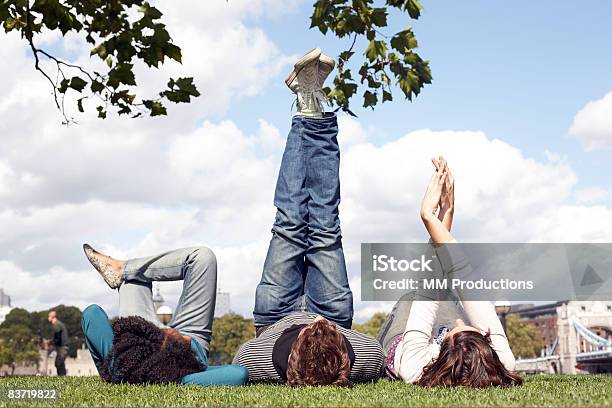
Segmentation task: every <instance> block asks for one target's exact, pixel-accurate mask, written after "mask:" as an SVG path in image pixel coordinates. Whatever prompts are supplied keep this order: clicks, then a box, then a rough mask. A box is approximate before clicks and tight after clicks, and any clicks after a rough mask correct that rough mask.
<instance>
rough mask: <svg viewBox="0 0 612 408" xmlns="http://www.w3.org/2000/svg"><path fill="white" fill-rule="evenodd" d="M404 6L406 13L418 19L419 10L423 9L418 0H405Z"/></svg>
mask: <svg viewBox="0 0 612 408" xmlns="http://www.w3.org/2000/svg"><path fill="white" fill-rule="evenodd" d="M405 8H406V11H407V12H408V15H409V16H410V17H412V18H414V19H418V18H419V17H420V16H421V10H423V6H422V5H421V3H419V2H418V0H407V1H406V6H405Z"/></svg>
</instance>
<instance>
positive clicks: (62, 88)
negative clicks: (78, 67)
mask: <svg viewBox="0 0 612 408" xmlns="http://www.w3.org/2000/svg"><path fill="white" fill-rule="evenodd" d="M68 86H70V80H69V79H62V82H60V86H59V87H58V88H57V91H58V92H59V93H66V91H67V90H68Z"/></svg>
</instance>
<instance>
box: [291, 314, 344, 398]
mask: <svg viewBox="0 0 612 408" xmlns="http://www.w3.org/2000/svg"><path fill="white" fill-rule="evenodd" d="M345 341H346V340H345V339H344V336H342V334H341V333H340V332H339V331H338V330H337V329H336V328H335V326H334V325H333V324H332V323H330V322H328V321H327V320H319V321H316V322H314V323H311V324H309V325H308V326H306V327H304V328H303V329H302V332H301V333H300V336H299V337H298V338H297V340H296V341H295V343H293V347H292V348H291V355H290V356H289V362H288V365H287V384H289V385H292V386H301V385H337V386H349V385H350V384H351V382H350V380H349V374H350V372H351V363H350V358H349V352H348V349H347V346H346V344H345Z"/></svg>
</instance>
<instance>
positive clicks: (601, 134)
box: [569, 92, 612, 150]
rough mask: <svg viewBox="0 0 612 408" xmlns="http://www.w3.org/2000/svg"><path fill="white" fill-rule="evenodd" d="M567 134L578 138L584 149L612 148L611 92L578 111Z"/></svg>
mask: <svg viewBox="0 0 612 408" xmlns="http://www.w3.org/2000/svg"><path fill="white" fill-rule="evenodd" d="M569 134H570V135H572V136H574V137H576V138H577V139H578V140H580V141H581V142H582V144H583V145H584V147H585V149H586V150H600V149H610V148H612V92H609V93H608V94H606V95H605V96H604V97H603V98H601V99H598V100H595V101H591V102H589V103H587V104H586V105H585V106H584V107H583V108H582V109H581V110H580V111H578V113H577V114H576V116H575V117H574V122H573V123H572V126H571V127H570V129H569Z"/></svg>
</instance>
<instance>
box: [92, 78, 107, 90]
mask: <svg viewBox="0 0 612 408" xmlns="http://www.w3.org/2000/svg"><path fill="white" fill-rule="evenodd" d="M103 90H104V84H103V83H102V82H99V81H96V80H93V81H92V82H91V91H92V92H95V93H99V92H102V91H103Z"/></svg>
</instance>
